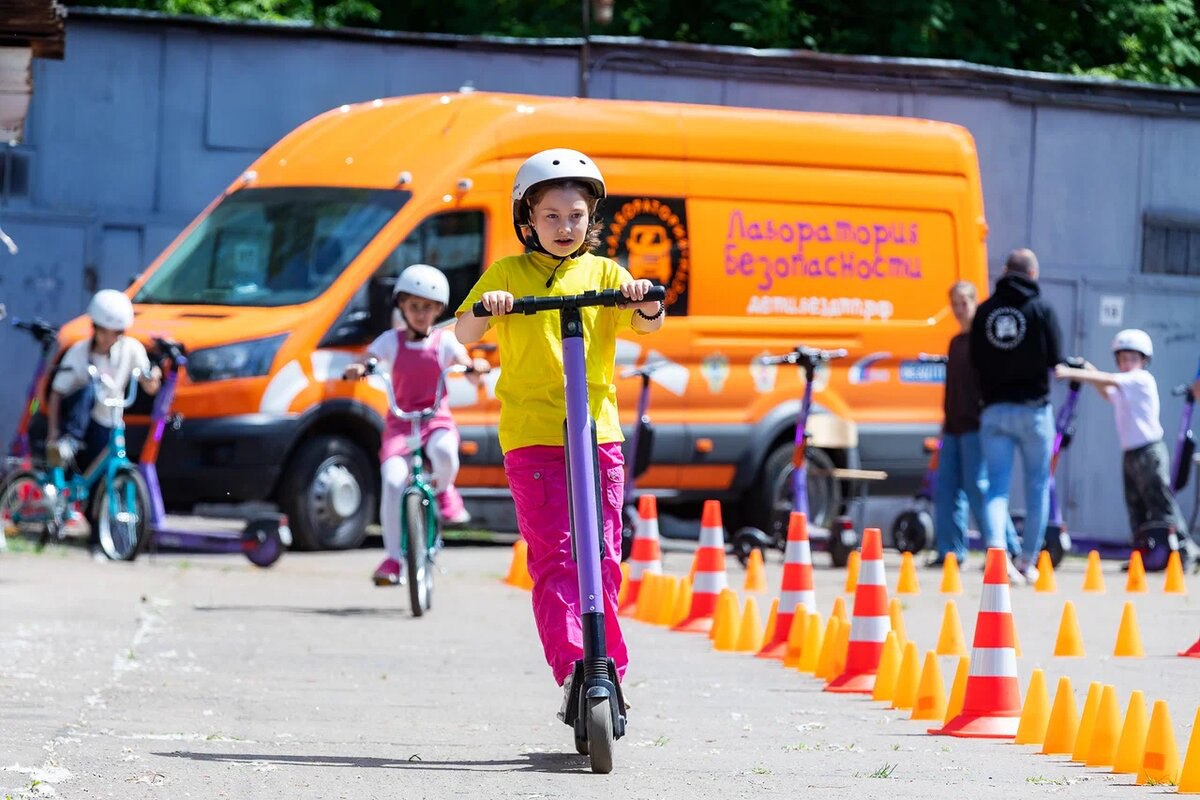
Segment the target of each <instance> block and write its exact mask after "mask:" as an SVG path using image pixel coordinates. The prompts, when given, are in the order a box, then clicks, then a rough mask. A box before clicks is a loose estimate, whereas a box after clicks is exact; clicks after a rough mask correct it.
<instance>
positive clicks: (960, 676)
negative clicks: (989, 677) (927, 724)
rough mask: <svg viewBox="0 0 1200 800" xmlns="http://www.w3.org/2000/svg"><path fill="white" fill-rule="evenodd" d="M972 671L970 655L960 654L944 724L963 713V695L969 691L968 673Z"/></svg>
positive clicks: (933, 730)
mask: <svg viewBox="0 0 1200 800" xmlns="http://www.w3.org/2000/svg"><path fill="white" fill-rule="evenodd" d="M970 671H971V659H970V657H969V656H959V657H958V669H956V670H954V684H953V685H952V686H951V687H950V700H949V702H947V703H946V716H944V717H942V724H943V725H945V724H946V723H947V722H949V721H950V720H952V719H954V718H955V717H957V716H958V715H959V714H961V713H962V707H963V697H965V696H966V693H967V675H968V674H969V673H970ZM936 730H937V729H936V728H930V729H929V730H928V731H927V732H928V733H934V732H935V731H936Z"/></svg>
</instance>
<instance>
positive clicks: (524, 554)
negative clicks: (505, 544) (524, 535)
mask: <svg viewBox="0 0 1200 800" xmlns="http://www.w3.org/2000/svg"><path fill="white" fill-rule="evenodd" d="M504 582H505V583H507V584H508V585H509V586H515V587H516V588H518V589H532V588H533V578H531V577H530V575H529V545H527V544H526V543H525V540H524V539H517V541H516V542H514V543H513V554H512V561H511V562H509V565H508V575H507V576H505V578H504Z"/></svg>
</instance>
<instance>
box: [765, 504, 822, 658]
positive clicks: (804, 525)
mask: <svg viewBox="0 0 1200 800" xmlns="http://www.w3.org/2000/svg"><path fill="white" fill-rule="evenodd" d="M798 605H799V606H803V607H804V608H805V610H807V611H808V612H810V613H811V612H813V611H816V610H817V595H816V593H815V592H814V591H813V572H812V549H811V548H810V547H809V545H808V519H807V518H806V517H805V516H804V514H802V513H800V512H799V511H793V512H792V516H791V518H790V519H789V520H788V536H787V547H786V548H785V549H784V551H783V582H782V585H781V586H780V589H779V612H778V614H777V615H776V617H775V635H774V636H773V637H771V640H770V641H769V642H767V644H766V645H765V646H764V647H763V649H762V650H759V651H758V657H759V658H783V656H784V653H785V652H786V651H787V640H788V631H790V630H791V628H792V617H793V616H795V613H796V606H798Z"/></svg>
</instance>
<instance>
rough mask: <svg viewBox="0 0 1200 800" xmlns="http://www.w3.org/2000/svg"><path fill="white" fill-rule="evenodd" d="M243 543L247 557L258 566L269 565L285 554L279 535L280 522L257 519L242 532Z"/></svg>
mask: <svg viewBox="0 0 1200 800" xmlns="http://www.w3.org/2000/svg"><path fill="white" fill-rule="evenodd" d="M242 543H243V546H245V547H246V548H247V549H246V558H248V559H250V563H251V564H253V565H254V566H256V567H269V566H271V565H272V564H274V563H275V562H276V561H278V560H279V557H280V556H281V555H283V540H282V539H281V538H280V537H279V524H278V523H271V522H267V521H265V520H256V521H254V522H251V523H250V524H249V525H247V526H246V530H245V531H243V532H242Z"/></svg>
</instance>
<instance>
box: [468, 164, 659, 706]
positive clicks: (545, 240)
mask: <svg viewBox="0 0 1200 800" xmlns="http://www.w3.org/2000/svg"><path fill="white" fill-rule="evenodd" d="M604 196H605V187H604V178H603V176H602V175H601V174H600V170H599V169H597V167H596V165H595V164H594V163H593V162H592V160H591V159H590V158H588V157H587V156H585V155H584V154H582V153H579V152H576V151H574V150H566V149H555V150H546V151H543V152H541V153H538V154H536V155H534V156H532V157H531V158H530V159H529V160H527V161H526V162H525V163H524V164H523V165H522V166H521V168H520V169H519V170H518V171H517V176H516V180H515V182H514V184H513V192H512V198H513V225H514V227H515V228H516V232H517V238H518V239H520V240H521V243H522V244H523V245H525V247H526V250H527V252H526V253H525V254H524V255H519V256H509V257H507V258H502V259H500V260H499V261H497V262H495V263H494V264H492V265H491V266H490V267H489V268H488V269H487V270H486V271H485V272H484V273H483V276H482V277H481V278H480V279H479V282H478V283H476V284H475V287H474V288H473V289H472V290H471V292H470V293H469V294H468V295H467V298H466V300H464V301H463V303H462V305H461V306H459V308H458V311H457V312H456V313H457V314H458V317H459V319H458V326H457V328H456V331H455V332H456V334H457V335H458V338H459V340H460V341H462V342H464V343H466V342H475V341H478V340H479V338H480V337H481V336H482V335H483V334H484V332H485V331H486V330H487V328H488V326H489V325H495V327H496V330H497V337H498V340H499V345H500V353H501V359H502V365H503V370H502V371H501V374H500V380H499V381H498V382H497V384H496V396H497V397H498V398H499V400H500V424H499V434H500V448H501V449H502V450H503V451H504V472H505V475H506V476H507V477H508V485H509V487H510V489H511V490H512V494H513V500H514V502H515V504H516V511H517V523H518V526H519V527H520V530H521V536H522V537H523V538H524V539H525V541H526V543H527V544H528V547H529V551H528V552H529V556H528V557H529V573H530V576H531V577H532V578H533V613H534V617H535V622H536V624H537V629H538V635H539V637H540V638H541V640H542V648H543V650H544V651H545V655H546V661H547V662H548V663H549V665H550V668H551V670H553V673H554V680H555V681H556V682H557V683H558V684H560V685H562V687H563V710H562V711H560V712H559V714H560V718H561V715H562V714H563V713H564V712H565V708H566V702H567V700H568V698H569V697H570V693H571V686H570V681H569V680H568V678H569V677H570V676H571V672H572V669H573V667H574V664H575V661H576V660H577V659H579V658H581V657H582V655H583V635H582V631H581V628H580V622H579V620H580V602H579V600H580V598H579V583H578V581H577V578H576V567H575V562H574V560H573V559H572V556H571V537H570V528H571V526H570V520H569V515H568V509H567V475H566V459H565V452H564V443H563V420H564V419H565V418H566V400H565V397H564V395H563V383H562V380H563V378H562V375H563V359H562V343H561V339H560V334H559V318H558V315H556V314H535V315H532V316H524V315H517V316H505V314H506V313H507V312H509V311H511V310H512V304H513V298H514V296H517V297H523V296H526V295H550V296H562V295H572V294H580V293H582V292H585V291H591V290H600V289H619V290H620V291H621V293H622V294H623V295H624V296H625V297H627V298H629V300H630V301H631V302H630V304H629V305H627V306H625V307H623V308H619V309H617V308H594V307H593V308H585V309H583V311H582V313H583V324H584V341H585V342H586V348H587V376H588V381H587V382H588V397H589V406H590V408H591V412H592V416H593V418H594V419H595V422H596V440H597V442H598V444H599V453H598V464H599V477H600V492H601V504H602V507H603V520H602V522H603V536H604V543H605V547H604V560H603V565H602V568H601V576H602V579H603V583H604V622H605V629H606V630H605V635H606V640H607V649H608V655H609V656H610V657H611V658H612V659H613V661H614V662H615V663H616V667H617V674H618V675H619V676H622V677H623V676H624V674H625V669H626V666H627V665H628V662H629V656H628V653H627V651H626V648H625V641H624V639H623V638H622V636H621V629H620V626H619V625H618V623H617V603H616V601H617V590H618V589H619V588H620V584H621V567H620V553H621V504H622V502H623V497H624V483H625V471H624V469H623V465H624V459H623V458H622V456H621V441H622V438H623V437H622V434H621V426H620V422H619V421H618V419H617V402H616V394H617V390H616V387H615V386H614V385H613V370H614V365H615V355H616V339H617V333H618V332H619V331H621V330H625V329H629V328H632V329H633V330H634V331H637V332H638V333H649V332H651V331H656V330H658V329H659V328H660V327H662V323H663V315H664V311H665V309H664V307H663V304H662V303H659V302H657V301H654V302H642V298H643V297H644V295H645V293H646V291H647V290H649V289H650V288H651V283H650V281H647V280H634V279H633V276H631V275H630V274H629V272H628V271H627V270H626V269H625V268H624V267H622V266H621V265H620V264H618V263H616V262H615V261H612V260H610V259H607V258H601V257H598V256H595V255H592V253H591V250H592V249H593V248H594V247H597V246H598V245H599V243H600V229H601V226H600V223H599V221H598V219H597V217H596V206H597V204H598V203H599V202H600V200H602V199H604ZM476 301H482V303H483V306H484V308H486V309H487V310H488V311H489V312H491V314H492V316H491V317H483V318H480V317H476V316H475V314H474V313H473V312H472V310H471V306H472V305H473V304H474V303H475V302H476Z"/></svg>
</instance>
